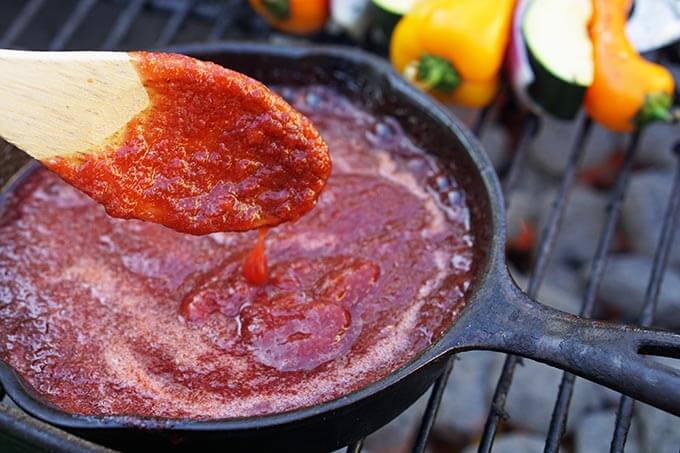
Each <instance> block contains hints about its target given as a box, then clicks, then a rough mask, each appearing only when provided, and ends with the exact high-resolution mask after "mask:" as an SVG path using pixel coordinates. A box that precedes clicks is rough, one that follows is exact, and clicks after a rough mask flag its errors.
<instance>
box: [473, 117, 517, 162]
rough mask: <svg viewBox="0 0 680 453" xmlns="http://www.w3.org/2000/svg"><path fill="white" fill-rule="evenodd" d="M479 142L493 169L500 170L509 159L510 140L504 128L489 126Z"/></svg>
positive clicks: (494, 125) (495, 125)
mask: <svg viewBox="0 0 680 453" xmlns="http://www.w3.org/2000/svg"><path fill="white" fill-rule="evenodd" d="M480 140H481V141H482V146H483V147H484V151H486V154H487V155H488V156H489V158H490V159H491V163H493V166H494V168H496V170H500V169H501V168H502V167H503V166H504V165H505V164H506V163H507V162H508V160H509V158H510V149H509V146H510V139H509V136H508V132H507V130H506V129H505V128H503V127H501V126H499V125H497V124H489V125H488V127H487V128H486V129H485V130H484V133H483V134H482V136H481V138H480Z"/></svg>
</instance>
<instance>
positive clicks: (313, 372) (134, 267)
mask: <svg viewBox="0 0 680 453" xmlns="http://www.w3.org/2000/svg"><path fill="white" fill-rule="evenodd" d="M281 93H282V94H283V95H284V96H285V97H286V99H288V100H289V102H291V103H292V104H293V105H294V106H295V108H297V109H299V110H301V111H302V112H303V113H305V114H306V115H308V116H309V117H310V119H311V120H312V122H313V123H314V124H315V126H316V127H317V128H318V129H319V131H320V132H321V134H322V135H323V137H324V139H325V141H326V142H327V143H328V145H329V149H330V152H331V154H332V158H333V172H332V175H331V176H330V177H329V179H328V183H327V184H326V188H325V189H324V191H323V193H322V194H321V196H320V197H319V200H318V204H317V206H316V208H315V209H313V210H311V211H310V212H309V213H308V214H306V215H305V216H303V217H301V218H300V219H299V220H297V221H296V222H287V223H284V224H282V225H280V226H278V227H277V228H276V234H272V235H270V236H269V237H268V238H267V259H268V266H269V278H268V279H267V281H266V282H264V278H263V275H264V274H263V273H262V272H261V269H262V266H261V264H257V263H255V262H256V261H257V260H256V259H254V260H252V262H253V264H254V265H253V266H252V272H251V270H246V272H245V274H246V275H250V277H249V278H248V279H249V280H250V281H253V280H257V282H258V283H261V284H258V285H253V284H251V283H250V282H249V281H248V280H246V277H244V275H243V274H244V273H243V272H242V271H243V262H244V259H245V257H246V256H247V255H248V254H249V252H250V249H251V247H252V244H253V242H254V241H255V240H256V236H257V234H258V233H256V232H254V231H253V232H248V233H213V234H209V235H205V236H194V235H187V234H181V233H178V232H176V231H173V230H171V229H168V228H164V227H162V226H160V225H156V224H153V223H149V222H140V221H138V220H121V219H116V218H113V217H110V216H108V215H107V214H106V212H105V211H104V209H102V207H101V206H100V205H98V204H97V203H95V202H94V201H92V200H91V199H90V198H88V197H87V196H86V195H84V194H82V193H81V192H78V191H77V190H76V189H74V188H73V187H71V186H69V185H68V184H66V183H65V182H63V181H61V180H60V179H59V178H58V177H56V176H55V175H53V174H52V173H50V172H48V171H46V170H44V169H40V170H37V171H35V172H33V173H32V174H31V175H30V176H28V177H27V178H26V179H24V180H23V181H22V182H21V183H19V185H18V186H17V188H16V189H15V190H14V191H13V192H12V194H11V195H10V196H9V197H8V198H7V201H6V202H4V204H3V205H2V206H0V358H1V359H2V360H4V361H5V362H7V363H8V364H9V365H11V366H12V367H13V368H14V369H15V370H16V371H17V373H18V374H19V375H20V376H21V377H22V378H23V379H24V380H25V382H26V383H27V384H28V385H29V386H30V387H31V388H33V389H34V390H35V392H36V393H37V394H38V395H39V396H40V397H41V398H44V399H45V400H47V401H49V402H50V403H52V404H54V405H55V406H56V407H58V408H60V409H62V410H64V411H67V412H71V413H78V414H88V415H143V416H154V417H172V418H176V417H189V418H207V419H214V418H224V417H244V416H251V415H257V414H268V413H276V412H282V411H287V410H292V409H296V408H300V407H305V406H309V405H312V404H317V403H319V402H323V401H328V400H331V399H334V398H337V397H340V396H342V395H345V394H347V393H349V392H351V391H354V390H356V389H358V388H361V387H363V386H365V385H367V384H369V383H371V382H374V381H375V380H377V379H380V378H382V377H384V376H386V375H387V374H389V373H390V372H392V371H393V370H395V369H396V368H398V367H399V366H401V365H403V364H404V363H405V362H406V361H408V360H409V359H411V358H412V357H414V355H416V354H417V353H418V352H419V351H422V350H423V349H424V348H426V347H427V346H428V345H429V344H431V343H432V342H433V341H435V340H436V339H437V338H439V337H440V336H441V335H442V333H443V332H444V330H445V329H446V327H447V326H448V325H449V324H450V323H451V322H452V320H453V319H454V318H455V317H456V315H457V313H458V311H459V310H460V308H461V307H462V305H463V303H464V300H465V297H466V296H465V295H466V292H467V290H468V287H469V285H470V282H471V278H472V273H473V271H474V257H475V255H474V252H473V246H474V236H473V235H472V233H471V230H470V213H469V209H468V201H467V198H466V194H465V193H464V192H463V191H462V189H460V187H459V186H458V184H457V182H456V181H455V179H453V178H452V177H451V176H449V175H448V174H447V173H446V172H445V171H444V170H443V167H442V166H441V164H440V163H439V162H438V161H437V160H436V159H434V158H432V157H428V156H427V155H425V154H424V153H423V152H422V150H420V149H419V148H418V147H416V146H415V145H414V144H413V143H412V142H411V141H410V140H409V139H408V137H407V136H406V135H405V134H404V133H403V132H402V130H401V128H400V127H399V125H398V124H397V123H396V122H395V121H394V120H393V119H391V118H383V117H376V116H374V115H372V114H370V113H368V112H366V111H364V110H362V109H361V108H358V107H357V106H355V105H354V104H353V103H352V102H350V101H349V100H348V99H346V98H344V97H342V96H339V95H337V94H335V93H334V92H332V91H330V90H329V89H327V88H323V87H308V88H295V89H293V88H285V87H284V88H282V89H281ZM114 160H115V159H114ZM154 162H155V161H154ZM91 165H94V167H93V168H95V167H97V165H96V164H94V163H92V164H91ZM108 171H109V170H108V167H106V166H104V167H103V169H102V172H103V174H104V175H106V174H108ZM260 238H261V239H260V240H261V241H262V240H263V239H264V234H262V235H261V236H260ZM263 245H264V244H263V242H261V243H260V246H262V247H263ZM255 254H256V255H259V251H256V253H255ZM247 262H250V260H247ZM246 268H248V269H250V265H247V266H246ZM251 274H252V275H251ZM260 279H261V280H260Z"/></svg>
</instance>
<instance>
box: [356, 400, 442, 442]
mask: <svg viewBox="0 0 680 453" xmlns="http://www.w3.org/2000/svg"><path fill="white" fill-rule="evenodd" d="M429 395H430V392H426V393H425V395H423V396H421V397H420V398H419V399H418V400H417V401H416V402H415V403H414V404H413V405H412V406H411V407H409V408H408V409H407V410H406V411H404V412H402V413H401V414H400V415H399V416H398V417H397V418H395V419H394V420H392V421H391V422H390V423H388V424H387V425H385V426H383V427H382V428H381V429H379V430H378V431H376V432H374V433H373V434H371V435H370V436H368V437H367V438H366V440H365V441H364V446H365V451H368V452H371V453H380V452H402V451H403V452H406V451H408V447H409V446H410V445H411V443H412V442H413V439H415V435H416V430H417V429H418V427H419V426H420V421H421V419H422V416H423V414H424V413H425V407H426V406H427V400H428V398H429Z"/></svg>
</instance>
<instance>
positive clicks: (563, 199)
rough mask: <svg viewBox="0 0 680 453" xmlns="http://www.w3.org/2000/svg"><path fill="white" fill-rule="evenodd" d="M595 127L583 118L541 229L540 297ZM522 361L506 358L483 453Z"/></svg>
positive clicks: (531, 289) (536, 276)
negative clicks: (578, 173) (591, 133)
mask: <svg viewBox="0 0 680 453" xmlns="http://www.w3.org/2000/svg"><path fill="white" fill-rule="evenodd" d="M591 129H592V121H591V120H590V119H584V120H581V124H580V126H579V129H578V132H577V135H576V140H575V141H574V145H573V147H572V151H571V154H570V155H569V161H568V162H567V167H566V169H565V172H564V176H563V177H562V182H561V183H560V189H559V191H558V193H557V196H556V197H555V200H554V201H553V205H552V207H551V209H550V214H549V215H548V221H547V222H546V225H545V227H544V228H543V231H542V232H541V239H540V241H539V245H538V249H537V253H536V259H535V261H534V264H533V266H532V269H531V274H530V276H529V283H528V287H527V294H528V295H529V296H530V297H532V298H535V297H536V294H537V293H538V289H539V288H540V286H541V283H543V278H544V277H545V271H546V269H547V267H548V262H549V260H550V256H551V255H552V250H553V248H554V246H555V242H556V241H557V235H558V234H559V229H560V226H561V224H562V216H563V214H564V210H565V207H566V205H567V202H568V200H569V195H570V194H571V191H572V189H573V187H574V184H575V183H576V173H577V170H578V167H579V165H580V162H581V159H582V157H583V154H584V150H585V143H586V141H587V140H588V137H589V136H590V131H591ZM520 361H521V359H520V358H519V357H517V356H514V355H508V356H507V357H506V359H505V363H504V364H503V370H502V372H501V375H500V377H499V378H498V383H497V384H496V390H495V391H494V395H493V400H492V402H491V408H490V410H489V415H488V417H487V419H486V423H485V424H484V432H483V433H482V438H481V440H480V443H479V452H480V453H488V452H490V451H491V448H492V447H493V441H494V438H495V437H496V431H497V430H498V425H499V423H500V422H501V420H503V419H504V418H505V416H506V415H505V401H506V398H507V395H508V391H509V390H510V385H511V384H512V378H513V375H514V372H515V367H516V366H517V364H518V363H520Z"/></svg>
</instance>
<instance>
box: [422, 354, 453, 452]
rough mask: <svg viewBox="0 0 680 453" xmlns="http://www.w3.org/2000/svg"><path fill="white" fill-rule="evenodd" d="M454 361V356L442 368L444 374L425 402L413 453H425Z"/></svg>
mask: <svg viewBox="0 0 680 453" xmlns="http://www.w3.org/2000/svg"><path fill="white" fill-rule="evenodd" d="M455 361H456V356H453V357H451V358H449V359H448V361H447V362H446V368H444V373H442V375H441V376H440V377H439V378H438V379H437V381H436V382H435V383H434V386H433V387H432V393H431V394H430V399H428V401H427V408H425V414H424V415H423V420H422V421H421V423H420V428H419V429H418V437H417V438H416V440H415V443H414V444H413V453H423V452H424V451H425V446H426V445H427V440H428V438H429V437H430V432H431V431H432V427H433V426H434V421H435V419H436V418H437V411H439V406H441V403H442V398H443V397H444V391H445V390H446V384H447V382H449V376H450V375H451V371H452V370H453V364H454V363H455Z"/></svg>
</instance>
